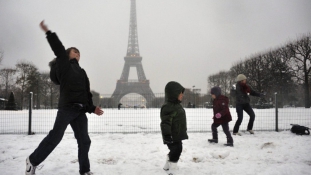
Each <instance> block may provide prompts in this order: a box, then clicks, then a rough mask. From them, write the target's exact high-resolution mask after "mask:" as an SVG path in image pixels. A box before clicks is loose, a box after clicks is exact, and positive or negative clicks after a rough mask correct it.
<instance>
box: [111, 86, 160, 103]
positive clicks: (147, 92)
mask: <svg viewBox="0 0 311 175" xmlns="http://www.w3.org/2000/svg"><path fill="white" fill-rule="evenodd" d="M130 93H137V94H139V95H141V96H143V97H144V98H145V99H146V102H147V103H146V107H147V108H148V107H151V106H152V101H153V100H154V99H155V96H154V94H153V92H152V90H151V88H150V86H149V80H144V81H139V82H127V81H122V80H118V82H117V86H116V89H115V91H114V92H113V94H112V96H111V98H112V100H113V104H114V106H117V105H118V104H119V102H120V100H121V98H122V97H123V96H125V95H127V94H130Z"/></svg>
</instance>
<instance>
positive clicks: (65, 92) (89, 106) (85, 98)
mask: <svg viewBox="0 0 311 175" xmlns="http://www.w3.org/2000/svg"><path fill="white" fill-rule="evenodd" d="M46 35H47V40H48V42H49V44H50V46H51V48H52V50H53V52H54V54H55V56H56V64H55V69H56V71H55V75H54V76H56V77H54V78H53V79H57V81H58V82H59V84H60V97H59V101H58V108H61V107H64V106H68V105H72V104H76V103H77V104H82V105H83V106H84V107H85V110H86V112H89V113H92V112H94V111H95V108H96V107H95V106H94V105H93V101H92V94H91V92H90V83H89V79H88V77H87V75H86V72H85V71H84V70H83V69H82V68H81V67H80V65H79V63H78V61H77V60H76V59H71V60H69V57H68V55H67V53H66V49H65V47H64V46H63V44H62V43H61V41H60V40H59V38H58V37H57V35H56V34H55V33H52V32H51V31H48V32H47V33H46ZM51 76H52V75H51ZM51 79H52V78H51Z"/></svg>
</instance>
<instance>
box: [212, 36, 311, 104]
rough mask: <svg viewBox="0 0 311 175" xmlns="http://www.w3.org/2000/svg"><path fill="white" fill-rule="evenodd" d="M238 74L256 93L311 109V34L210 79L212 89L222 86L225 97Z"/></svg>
mask: <svg viewBox="0 0 311 175" xmlns="http://www.w3.org/2000/svg"><path fill="white" fill-rule="evenodd" d="M238 74H244V75H245V76H246V77H247V78H248V83H249V85H251V87H252V88H253V89H254V90H256V91H259V92H261V91H264V92H266V93H267V97H268V98H270V100H271V99H273V98H274V95H275V92H277V94H278V96H279V97H280V98H279V99H280V104H279V105H285V104H296V105H300V106H304V107H305V108H310V101H311V99H310V91H311V88H310V87H311V35H310V34H306V35H303V36H301V37H300V38H298V39H297V40H295V41H292V42H289V43H287V44H285V45H283V46H281V47H279V48H277V49H273V50H270V51H268V52H265V53H259V54H256V55H252V56H250V57H248V58H246V59H245V60H244V61H240V62H238V63H235V64H234V65H233V66H232V67H231V68H230V70H229V71H220V72H218V73H216V74H213V75H210V76H208V79H207V81H208V86H209V88H211V87H213V86H220V87H221V88H222V91H223V92H224V94H225V95H228V96H230V89H231V87H232V85H233V84H235V83H236V81H235V79H236V76H237V75H238Z"/></svg>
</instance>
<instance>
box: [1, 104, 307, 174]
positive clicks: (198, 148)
mask: <svg viewBox="0 0 311 175" xmlns="http://www.w3.org/2000/svg"><path fill="white" fill-rule="evenodd" d="M230 110H231V114H232V117H233V121H232V122H230V130H232V128H233V126H234V123H235V121H236V118H237V117H236V112H235V109H234V108H231V109H230ZM254 110H255V113H256V120H255V123H254V130H255V135H250V134H248V133H245V129H246V125H247V123H248V119H249V117H248V116H247V115H246V114H245V118H244V121H243V123H242V125H241V127H240V131H242V133H243V136H233V138H234V147H224V146H223V144H224V143H226V137H225V135H224V133H223V132H222V129H221V127H219V143H218V144H210V143H208V142H207V139H208V138H211V132H206V131H210V125H211V124H212V109H205V108H198V109H188V108H186V114H187V125H188V131H189V133H188V135H189V138H190V139H189V140H186V141H184V147H183V152H182V155H181V159H180V161H179V163H178V166H179V172H178V174H179V175H192V174H193V175H201V174H202V175H206V174H212V175H222V174H224V175H228V174H229V175H231V174H232V175H256V174H258V175H296V174H299V175H304V174H311V156H310V152H311V147H310V146H311V137H310V135H308V136H298V135H295V134H292V133H291V132H290V131H289V130H288V129H290V124H291V123H296V124H301V125H304V126H307V127H311V116H310V113H311V112H310V109H305V108H283V109H279V114H278V116H279V129H280V131H281V132H274V129H275V109H254ZM104 111H105V113H104V115H103V116H100V117H99V116H96V115H94V114H91V115H90V114H88V119H89V131H90V133H91V134H90V137H91V140H92V145H91V150H90V153H89V157H90V162H91V170H92V171H93V172H94V173H95V175H107V174H109V175H140V174H141V175H146V174H148V175H158V174H159V175H161V174H163V175H165V174H166V172H165V171H164V170H162V167H163V165H164V163H165V158H166V154H167V153H168V149H167V147H166V145H163V144H162V138H161V134H160V126H159V124H160V116H159V113H160V109H137V110H134V109H126V110H120V111H119V110H116V109H104ZM56 113H57V110H34V111H33V113H32V114H33V118H32V122H33V123H32V131H33V132H35V133H36V134H35V135H30V136H28V135H26V134H27V130H28V111H27V110H23V111H0V133H15V134H13V135H12V134H7V135H0V175H2V174H3V175H7V174H9V175H20V174H24V171H25V159H26V157H27V156H29V154H31V153H32V152H33V151H34V149H35V148H36V147H37V146H38V144H39V143H40V141H41V140H42V139H43V138H44V137H45V136H46V133H47V132H48V131H49V130H50V129H52V127H53V124H54V120H55V117H56ZM266 130H268V131H266ZM193 131H205V132H199V133H198V132H196V133H194V132H193ZM111 132H114V133H111ZM131 132H132V134H126V133H131ZM135 132H136V133H135ZM16 133H19V135H17V134H16ZM40 133H41V134H40ZM42 133H43V134H42ZM42 164H43V165H44V166H43V167H42V169H41V170H37V175H55V174H57V175H73V174H79V173H78V170H79V169H78V162H77V144H76V140H75V138H74V135H73V133H72V130H71V127H70V126H69V127H67V130H66V134H65V136H64V138H63V140H62V141H61V143H60V144H59V145H58V146H57V147H56V149H55V150H54V151H53V152H52V154H50V156H49V157H48V158H47V159H46V160H45V161H44V162H43V163H42Z"/></svg>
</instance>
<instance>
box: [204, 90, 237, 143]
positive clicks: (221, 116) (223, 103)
mask: <svg viewBox="0 0 311 175" xmlns="http://www.w3.org/2000/svg"><path fill="white" fill-rule="evenodd" d="M211 95H212V98H213V99H214V100H213V112H214V115H213V116H214V117H213V119H214V123H213V124H212V134H213V139H208V141H209V142H210V143H218V132H217V128H218V126H220V125H221V126H222V129H223V131H224V133H225V134H226V136H227V143H226V144H224V145H225V146H233V139H232V136H231V134H230V131H229V122H230V121H231V120H232V117H231V114H230V111H229V99H228V97H226V96H224V95H221V89H220V88H219V87H213V88H212V89H211Z"/></svg>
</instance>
